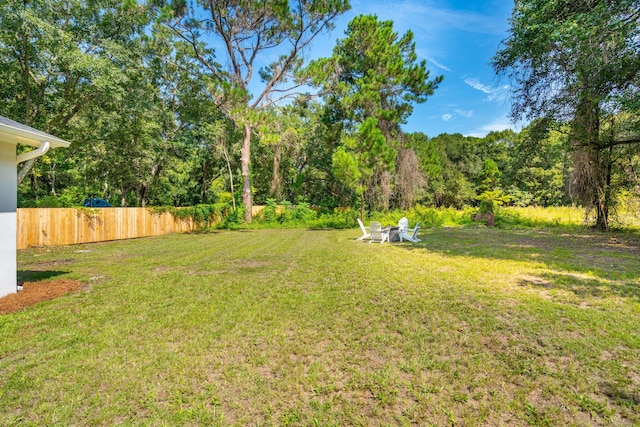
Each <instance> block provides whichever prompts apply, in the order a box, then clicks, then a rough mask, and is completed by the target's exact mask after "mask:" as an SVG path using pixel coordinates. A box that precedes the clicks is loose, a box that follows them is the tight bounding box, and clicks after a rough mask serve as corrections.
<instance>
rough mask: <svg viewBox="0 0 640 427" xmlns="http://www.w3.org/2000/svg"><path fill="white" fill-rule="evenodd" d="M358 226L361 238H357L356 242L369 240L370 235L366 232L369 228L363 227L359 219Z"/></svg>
mask: <svg viewBox="0 0 640 427" xmlns="http://www.w3.org/2000/svg"><path fill="white" fill-rule="evenodd" d="M358 224H359V225H360V230H362V236H360V237H358V240H364V239H368V238H370V237H371V234H370V233H369V232H368V231H367V228H369V227H365V226H364V224H363V223H362V220H361V219H360V218H358Z"/></svg>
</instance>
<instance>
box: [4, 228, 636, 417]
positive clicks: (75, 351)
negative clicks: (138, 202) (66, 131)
mask: <svg viewBox="0 0 640 427" xmlns="http://www.w3.org/2000/svg"><path fill="white" fill-rule="evenodd" d="M359 234H360V232H359V231H358V230H344V231H307V230H300V229H297V230H296V229H293V230H291V229H289V230H252V231H237V232H220V233H211V234H189V235H172V236H166V237H159V238H148V239H138V240H129V241H120V242H112V243H101V244H88V245H82V246H69V247H59V248H35V249H30V250H26V251H22V252H20V253H19V255H18V264H19V265H18V269H19V274H20V277H21V278H22V279H26V280H29V279H34V278H42V279H44V278H70V279H77V280H80V281H82V282H83V283H85V284H86V286H85V288H84V290H83V291H81V292H79V293H75V294H70V295H66V296H63V297H61V298H58V299H56V300H52V301H48V302H44V303H40V304H38V305H36V306H32V307H30V308H28V309H26V310H24V311H22V312H17V313H13V314H8V315H2V316H0V344H1V345H0V425H12V424H15V425H20V426H25V425H37V426H41V425H113V424H122V425H167V426H173V425H243V426H244V425H301V426H307V425H321V426H331V425H335V426H344V425H363V426H370V425H449V424H452V425H478V424H485V425H550V426H557V425H639V424H640V236H638V235H637V234H615V235H613V234H593V233H588V232H586V231H585V232H582V233H577V234H576V233H573V234H563V232H562V231H558V230H552V229H546V230H533V229H531V230H499V229H485V228H440V229H427V230H423V231H422V232H421V237H422V242H421V243H418V244H411V243H403V244H384V245H379V244H367V243H363V242H359V241H356V240H354V238H355V237H358V235H359Z"/></svg>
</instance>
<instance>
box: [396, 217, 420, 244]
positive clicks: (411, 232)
mask: <svg viewBox="0 0 640 427" xmlns="http://www.w3.org/2000/svg"><path fill="white" fill-rule="evenodd" d="M403 220H404V221H403ZM408 226H409V221H408V220H407V218H402V219H400V222H398V227H400V241H401V242H402V241H403V240H408V241H410V242H413V243H416V242H419V241H420V239H418V232H419V231H420V222H418V223H417V224H416V226H415V228H408Z"/></svg>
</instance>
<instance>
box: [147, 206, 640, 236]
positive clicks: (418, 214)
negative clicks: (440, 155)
mask: <svg viewBox="0 0 640 427" xmlns="http://www.w3.org/2000/svg"><path fill="white" fill-rule="evenodd" d="M149 210H150V211H151V212H152V213H162V212H171V213H172V214H173V216H174V217H175V218H176V219H182V220H185V219H192V220H194V221H195V223H196V226H197V227H198V228H199V229H210V228H215V229H231V230H234V229H269V228H310V229H344V228H355V227H357V226H358V223H357V218H359V217H360V212H359V211H358V210H354V209H352V208H336V209H333V210H322V209H319V208H315V207H312V206H310V204H309V203H306V202H299V203H297V204H293V203H290V202H286V201H285V202H282V203H280V204H277V203H276V202H275V200H273V199H268V200H267V204H266V205H265V206H264V207H263V208H262V209H261V210H260V209H258V210H257V212H254V221H253V222H252V223H251V224H248V223H246V222H245V210H244V207H242V206H239V207H238V208H236V209H233V207H232V206H231V204H229V203H217V204H211V205H196V206H191V207H179V208H176V207H171V206H168V207H167V206H162V207H150V208H149ZM478 212H479V211H478V209H477V208H465V209H454V208H433V207H427V206H422V205H416V206H414V207H413V208H411V209H408V210H405V211H391V212H384V213H382V212H367V213H366V214H365V218H364V221H365V223H367V224H368V223H369V222H370V221H379V222H380V223H382V224H383V225H393V224H397V223H398V221H399V220H400V218H402V217H406V218H407V219H408V220H409V224H410V226H411V227H413V226H415V224H417V223H418V222H420V224H421V227H422V228H438V227H482V226H484V223H482V222H476V221H474V220H473V216H474V215H475V214H477V213H478ZM494 215H495V226H496V227H498V228H531V227H536V228H537V227H561V228H567V229H579V228H583V227H585V226H588V225H589V224H591V223H592V222H593V218H590V217H589V216H588V215H587V213H586V212H585V210H584V209H583V208H580V207H569V206H564V207H562V206H560V207H555V206H554V207H546V208H545V207H531V206H530V207H503V206H500V207H495V208H494ZM612 225H613V226H614V227H616V228H625V229H639V228H640V218H639V217H638V214H637V213H636V214H635V215H633V214H631V213H626V214H619V213H618V214H617V215H616V216H615V218H612Z"/></svg>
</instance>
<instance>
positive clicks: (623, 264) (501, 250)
mask: <svg viewBox="0 0 640 427" xmlns="http://www.w3.org/2000/svg"><path fill="white" fill-rule="evenodd" d="M420 238H421V239H422V241H421V242H420V243H415V244H405V245H403V247H404V248H406V249H408V250H415V249H426V250H428V251H430V252H438V253H441V254H443V255H446V256H452V257H473V258H484V259H487V260H492V259H495V260H512V261H531V262H535V263H541V264H544V265H545V266H546V267H548V268H549V269H551V270H554V271H553V273H552V274H548V275H547V276H546V277H540V280H539V281H533V282H531V283H526V284H527V285H533V286H543V287H553V288H561V289H566V290H569V291H571V292H574V293H576V294H581V295H585V294H589V295H593V296H600V297H604V296H610V295H618V296H622V297H626V298H634V299H637V300H640V284H639V281H640V262H639V261H638V260H640V234H638V233H637V232H626V233H599V232H589V231H586V230H584V231H577V232H573V233H568V232H566V230H563V231H562V230H561V231H559V230H553V229H546V230H540V229H518V230H504V229H488V228H435V229H431V230H425V232H424V233H421V234H420Z"/></svg>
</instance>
